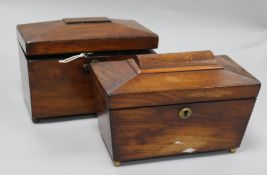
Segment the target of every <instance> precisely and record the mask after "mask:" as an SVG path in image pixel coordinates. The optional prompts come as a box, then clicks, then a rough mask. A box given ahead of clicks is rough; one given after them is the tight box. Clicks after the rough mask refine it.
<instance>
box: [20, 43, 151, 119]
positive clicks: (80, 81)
mask: <svg viewBox="0 0 267 175" xmlns="http://www.w3.org/2000/svg"><path fill="white" fill-rule="evenodd" d="M19 50H20V61H21V70H22V84H23V90H24V96H25V101H26V104H27V106H28V108H29V111H30V113H31V115H32V119H40V118H51V117H59V116H69V115H77V116H78V115H86V114H95V113H96V108H95V101H94V96H93V90H92V82H91V76H90V64H89V63H90V62H91V61H95V60H97V61H107V60H122V59H127V58H132V57H133V55H135V54H140V53H143V54H146V53H154V51H152V50H143V51H142V50H140V51H117V52H98V53H95V54H92V55H90V58H79V59H77V60H74V61H72V62H69V63H66V64H61V63H59V62H58V60H59V59H64V58H67V57H69V56H71V55H53V56H47V55H46V56H33V57H27V58H26V57H25V54H24V52H23V50H22V48H21V47H19ZM36 121H37V120H36Z"/></svg>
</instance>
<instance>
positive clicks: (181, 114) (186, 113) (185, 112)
mask: <svg viewBox="0 0 267 175" xmlns="http://www.w3.org/2000/svg"><path fill="white" fill-rule="evenodd" d="M191 115H192V110H191V109H190V108H183V109H182V110H181V111H180V112H179V117H180V119H188V118H189V117H191Z"/></svg>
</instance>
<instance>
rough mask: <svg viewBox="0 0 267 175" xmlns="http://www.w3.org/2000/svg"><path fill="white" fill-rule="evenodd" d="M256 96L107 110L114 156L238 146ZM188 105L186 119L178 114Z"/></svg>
mask: <svg viewBox="0 0 267 175" xmlns="http://www.w3.org/2000/svg"><path fill="white" fill-rule="evenodd" d="M254 102H255V99H247V100H232V101H221V102H208V103H192V104H181V105H172V106H157V107H148V108H135V109H120V110H111V111H110V121H111V123H110V124H111V126H112V132H113V135H112V136H113V137H112V142H113V146H114V147H113V150H114V151H113V152H114V155H113V156H114V160H117V161H130V160H136V159H146V158H153V157H161V156H170V155H179V154H185V153H186V150H190V149H191V150H194V151H193V152H194V153H195V152H206V151H215V150H227V149H231V148H237V147H239V145H240V143H241V140H242V137H243V134H244V131H245V129H246V126H247V123H248V120H249V117H250V114H251V112H252V109H253V106H254ZM184 107H188V108H190V109H192V111H193V114H192V116H191V117H190V118H189V119H186V120H182V119H180V118H179V116H178V113H179V111H180V110H181V109H182V108H184Z"/></svg>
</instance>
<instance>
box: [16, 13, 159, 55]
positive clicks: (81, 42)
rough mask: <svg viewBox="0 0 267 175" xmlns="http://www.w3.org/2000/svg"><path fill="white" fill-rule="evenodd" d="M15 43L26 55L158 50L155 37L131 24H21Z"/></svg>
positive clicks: (113, 21)
mask: <svg viewBox="0 0 267 175" xmlns="http://www.w3.org/2000/svg"><path fill="white" fill-rule="evenodd" d="M17 35H18V40H19V42H20V44H21V46H22V48H23V50H24V51H25V53H26V55H50V54H66V53H77V52H96V51H118V50H140V49H142V50H144V49H153V48H157V46H158V35H157V34H155V33H153V32H152V31H150V30H149V29H147V28H145V27H144V26H142V25H141V24H139V23H137V22H136V21H133V20H122V19H108V18H103V17H102V18H99V17H98V18H67V19H63V20H57V21H48V22H39V23H31V24H21V25H18V26H17Z"/></svg>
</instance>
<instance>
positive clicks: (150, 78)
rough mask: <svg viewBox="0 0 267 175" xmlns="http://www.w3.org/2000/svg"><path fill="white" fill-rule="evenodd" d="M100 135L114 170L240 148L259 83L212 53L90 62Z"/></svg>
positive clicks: (155, 55) (188, 53)
mask: <svg viewBox="0 0 267 175" xmlns="http://www.w3.org/2000/svg"><path fill="white" fill-rule="evenodd" d="M92 71H93V78H94V81H95V84H96V86H95V90H96V93H95V94H96V101H97V104H98V105H97V115H98V121H99V127H100V132H101V135H102V137H103V140H104V142H105V144H106V146H107V149H108V151H109V153H110V155H111V158H112V159H113V160H114V162H115V165H119V163H120V162H124V161H131V160H137V159H147V158H154V157H161V156H173V155H179V154H188V153H197V152H208V151H217V150H231V151H234V150H235V148H237V147H239V146H240V144H241V140H242V137H243V135H244V132H245V130H246V127H247V124H248V121H249V118H250V115H251V112H252V109H253V106H254V103H255V101H256V97H257V95H258V92H259V89H260V82H259V81H258V80H257V79H256V78H254V77H253V76H252V75H250V74H249V73H248V72H247V71H246V70H244V69H243V68H242V67H240V66H239V65H238V64H236V63H235V62H234V61H233V60H231V59H230V58H229V57H227V56H214V55H213V54H212V52H210V51H197V52H185V53H173V54H149V55H139V56H137V57H136V58H135V59H129V60H122V61H111V62H100V63H92Z"/></svg>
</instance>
